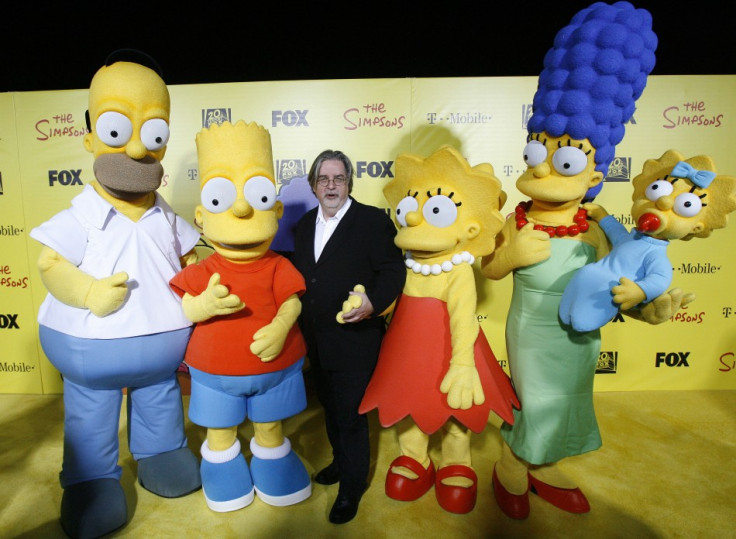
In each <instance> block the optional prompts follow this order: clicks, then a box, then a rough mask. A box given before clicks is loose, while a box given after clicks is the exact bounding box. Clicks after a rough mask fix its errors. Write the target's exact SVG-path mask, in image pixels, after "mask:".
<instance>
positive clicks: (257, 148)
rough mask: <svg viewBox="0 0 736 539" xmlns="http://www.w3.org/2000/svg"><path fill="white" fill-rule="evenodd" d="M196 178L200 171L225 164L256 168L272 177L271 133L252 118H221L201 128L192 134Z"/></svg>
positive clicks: (202, 174) (233, 166)
mask: <svg viewBox="0 0 736 539" xmlns="http://www.w3.org/2000/svg"><path fill="white" fill-rule="evenodd" d="M196 143H197V159H198V161H199V170H200V182H204V181H205V180H206V179H207V177H206V176H205V172H204V171H212V170H216V169H217V167H222V166H227V167H230V168H234V169H256V170H259V171H260V174H262V175H264V176H266V177H268V178H270V179H271V180H273V179H274V170H273V154H272V151H271V135H270V133H269V132H268V130H267V129H266V128H265V127H263V126H261V125H258V124H257V123H255V122H250V123H246V122H244V121H243V120H239V121H238V122H237V123H235V124H232V123H230V122H223V123H222V124H213V125H211V126H210V127H206V128H204V129H202V130H201V131H200V132H199V133H197V136H196Z"/></svg>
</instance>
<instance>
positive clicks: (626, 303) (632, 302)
mask: <svg viewBox="0 0 736 539" xmlns="http://www.w3.org/2000/svg"><path fill="white" fill-rule="evenodd" d="M611 293H612V294H613V301H614V302H615V303H618V304H620V307H619V308H620V309H622V310H624V311H626V310H628V309H631V308H633V307H636V306H637V305H639V304H640V303H641V302H642V301H644V300H645V299H647V295H646V294H645V293H644V290H642V289H641V288H640V287H639V285H638V284H636V283H635V282H634V281H632V280H631V279H627V278H626V277H621V284H617V285H616V286H614V287H612V288H611Z"/></svg>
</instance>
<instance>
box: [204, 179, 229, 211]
mask: <svg viewBox="0 0 736 539" xmlns="http://www.w3.org/2000/svg"><path fill="white" fill-rule="evenodd" d="M237 197H238V191H237V189H235V184H234V183H233V182H231V181H230V180H228V179H227V178H221V177H219V176H216V177H214V178H212V179H211V180H209V181H208V182H207V183H205V184H204V187H202V194H201V197H200V200H201V201H202V206H204V207H205V209H206V210H207V211H209V212H212V213H222V212H224V211H227V210H228V209H229V208H230V207H231V206H232V205H233V202H235V199H236V198H237Z"/></svg>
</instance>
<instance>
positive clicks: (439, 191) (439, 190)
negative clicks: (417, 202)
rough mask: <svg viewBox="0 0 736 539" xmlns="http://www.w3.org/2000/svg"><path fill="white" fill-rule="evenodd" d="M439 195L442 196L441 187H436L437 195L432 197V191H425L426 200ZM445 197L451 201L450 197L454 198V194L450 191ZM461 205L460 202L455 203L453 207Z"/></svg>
mask: <svg viewBox="0 0 736 539" xmlns="http://www.w3.org/2000/svg"><path fill="white" fill-rule="evenodd" d="M441 194H442V187H438V188H437V193H435V194H434V195H433V194H432V191H431V190H429V191H427V198H432V197H433V196H437V195H441ZM445 196H446V197H447V198H449V199H452V197H454V196H455V192H454V191H452V192H451V193H450V194H449V195H445ZM462 205H463V203H462V202H455V206H462Z"/></svg>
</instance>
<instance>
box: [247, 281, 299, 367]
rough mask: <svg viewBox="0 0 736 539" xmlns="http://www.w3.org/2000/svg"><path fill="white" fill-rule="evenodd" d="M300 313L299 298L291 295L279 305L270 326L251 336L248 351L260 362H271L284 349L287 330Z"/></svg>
mask: <svg viewBox="0 0 736 539" xmlns="http://www.w3.org/2000/svg"><path fill="white" fill-rule="evenodd" d="M301 311H302V304H301V301H300V300H299V296H297V295H296V294H292V295H291V296H289V298H288V299H287V300H286V301H285V302H284V303H282V304H281V307H279V310H278V312H277V313H276V316H274V317H273V320H271V323H270V324H267V325H265V326H263V327H262V328H261V329H259V330H258V331H256V332H255V333H254V334H253V342H252V343H251V344H250V351H251V352H253V353H254V354H255V355H257V356H258V357H259V358H261V361H264V362H269V361H273V360H274V359H276V358H277V357H278V355H279V354H280V353H281V350H283V349H284V343H285V342H286V337H287V336H288V335H289V330H291V328H292V326H293V325H294V324H295V323H296V319H297V318H298V317H299V313H301Z"/></svg>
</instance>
